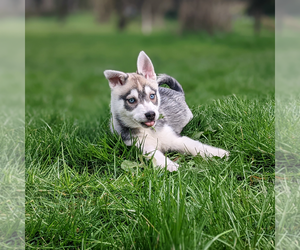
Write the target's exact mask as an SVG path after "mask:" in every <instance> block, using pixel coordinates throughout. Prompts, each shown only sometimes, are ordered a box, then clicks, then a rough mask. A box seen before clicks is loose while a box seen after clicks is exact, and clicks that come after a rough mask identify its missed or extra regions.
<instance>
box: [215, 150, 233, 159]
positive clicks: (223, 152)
mask: <svg viewBox="0 0 300 250" xmlns="http://www.w3.org/2000/svg"><path fill="white" fill-rule="evenodd" d="M229 155H230V153H229V151H226V150H224V149H219V151H218V155H216V156H218V157H220V158H224V157H225V159H228V158H229Z"/></svg>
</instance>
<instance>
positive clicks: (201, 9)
mask: <svg viewBox="0 0 300 250" xmlns="http://www.w3.org/2000/svg"><path fill="white" fill-rule="evenodd" d="M230 4H231V3H230V1H226V0H181V2H180V8H179V21H180V23H181V29H182V30H191V31H202V30H203V31H207V32H208V33H210V34H212V33H214V32H215V31H228V30H230V29H231V13H230V11H229V8H230Z"/></svg>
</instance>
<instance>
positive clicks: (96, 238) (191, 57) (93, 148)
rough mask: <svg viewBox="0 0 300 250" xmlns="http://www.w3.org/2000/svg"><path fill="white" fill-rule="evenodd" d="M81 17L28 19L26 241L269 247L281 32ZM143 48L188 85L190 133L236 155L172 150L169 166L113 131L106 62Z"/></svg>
mask: <svg viewBox="0 0 300 250" xmlns="http://www.w3.org/2000/svg"><path fill="white" fill-rule="evenodd" d="M83 19H84V20H83ZM83 19H82V20H81V19H80V20H81V21H82V22H79V21H78V19H76V18H74V20H73V19H71V20H70V21H69V22H67V23H66V24H65V25H64V26H62V27H58V26H57V24H56V23H55V22H54V21H53V20H51V19H46V20H29V21H28V22H27V26H26V242H27V248H28V249H32V248H34V249H68V248H69V249H273V248H274V239H275V208H274V205H275V199H274V179H275V178H274V166H275V146H274V141H275V138H274V137H275V126H274V105H275V103H274V91H275V90H274V34H272V33H271V32H269V31H263V33H262V34H261V36H260V37H254V36H252V32H251V26H250V23H247V22H244V23H241V24H237V25H235V28H234V30H233V32H232V33H230V34H217V35H216V36H214V37H209V36H207V35H206V34H184V35H182V36H178V35H176V34H174V33H173V32H163V31H156V32H154V34H153V35H151V36H143V35H141V34H140V33H139V32H137V31H133V30H132V29H131V28H130V29H129V30H128V31H127V32H125V33H122V34H119V33H116V32H115V31H113V30H111V31H109V29H108V28H105V27H104V28H102V29H101V28H99V27H97V26H95V25H90V26H87V23H88V20H86V19H87V17H84V18H83ZM84 22H85V24H86V26H84V25H83V24H82V23H84ZM86 27H87V28H86ZM140 50H144V51H145V52H146V53H147V54H148V55H149V56H150V58H151V59H152V62H153V64H154V67H155V70H156V73H167V74H169V75H171V76H173V77H175V78H176V79H177V80H178V81H179V82H180V83H181V84H182V86H183V88H184V90H185V93H186V100H187V103H188V104H189V105H190V107H191V108H192V111H193V114H194V119H193V120H192V121H191V122H190V123H189V124H188V125H187V126H186V128H185V129H184V131H183V134H184V135H188V136H190V137H192V138H193V139H197V140H199V141H201V142H204V143H208V144H211V145H214V146H217V147H222V148H225V149H227V150H229V151H230V152H231V156H230V159H229V160H228V161H225V160H222V159H218V158H213V159H203V158H201V157H191V156H186V155H180V154H178V153H176V152H175V153H170V154H169V156H170V158H171V159H173V160H176V162H178V163H179V164H180V166H181V167H180V169H179V171H178V172H174V173H169V172H167V171H166V170H164V169H156V168H154V167H153V165H152V163H151V162H150V161H148V160H147V159H145V158H144V157H143V156H142V154H141V152H140V150H139V149H138V148H136V147H127V146H125V145H124V143H123V142H122V141H121V140H120V138H119V137H118V136H116V135H113V134H111V133H110V132H109V129H108V120H109V116H110V114H109V101H110V90H109V87H108V83H107V81H106V79H105V78H104V76H103V71H104V70H105V69H115V70H121V71H125V72H134V71H135V70H136V58H137V55H138V53H139V51H140Z"/></svg>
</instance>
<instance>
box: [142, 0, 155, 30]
mask: <svg viewBox="0 0 300 250" xmlns="http://www.w3.org/2000/svg"><path fill="white" fill-rule="evenodd" d="M141 14H142V32H143V33H144V34H146V35H148V34H150V33H151V32H152V23H153V16H152V5H151V1H149V0H144V2H143V4H142V9H141Z"/></svg>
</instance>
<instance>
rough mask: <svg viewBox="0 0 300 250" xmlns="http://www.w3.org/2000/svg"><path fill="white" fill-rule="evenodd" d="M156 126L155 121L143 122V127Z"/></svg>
mask: <svg viewBox="0 0 300 250" xmlns="http://www.w3.org/2000/svg"><path fill="white" fill-rule="evenodd" d="M154 124H155V121H148V122H142V125H145V126H147V127H153V126H154Z"/></svg>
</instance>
